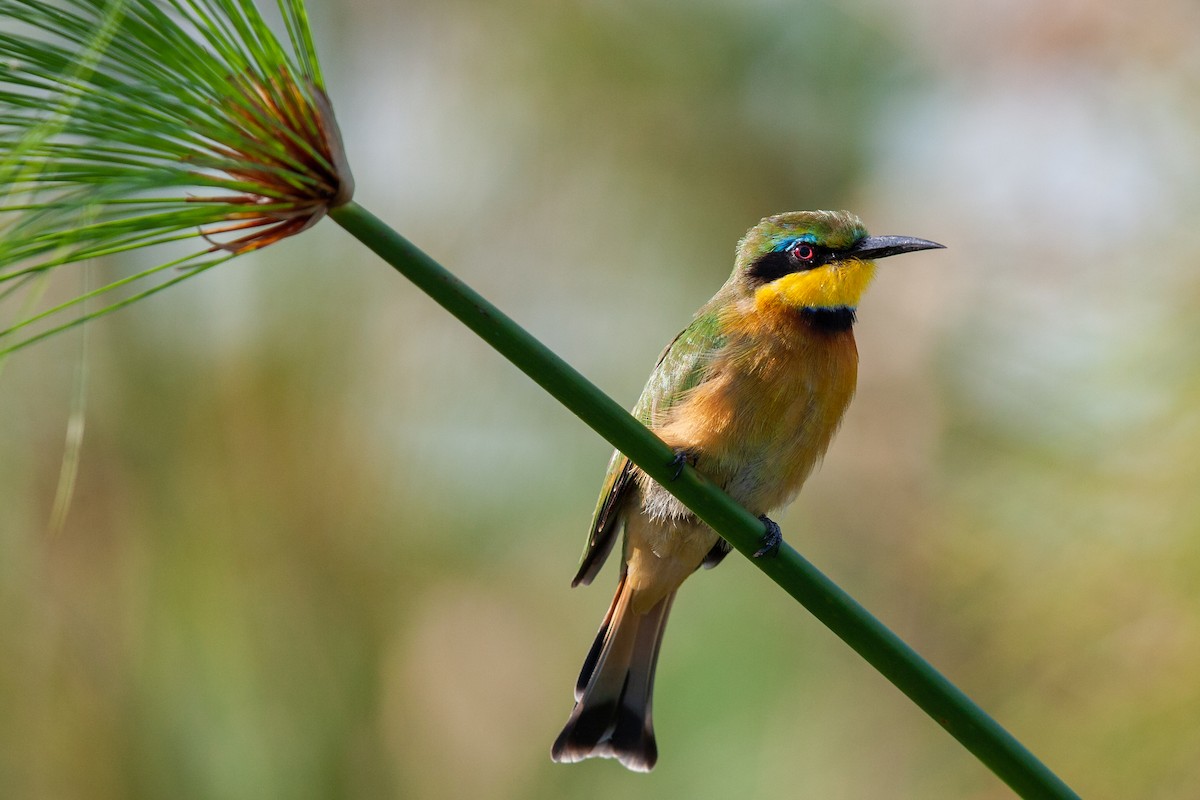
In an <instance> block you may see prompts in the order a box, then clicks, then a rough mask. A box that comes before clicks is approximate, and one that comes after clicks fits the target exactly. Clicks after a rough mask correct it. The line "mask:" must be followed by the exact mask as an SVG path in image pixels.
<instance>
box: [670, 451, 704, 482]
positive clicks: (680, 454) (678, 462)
mask: <svg viewBox="0 0 1200 800" xmlns="http://www.w3.org/2000/svg"><path fill="white" fill-rule="evenodd" d="M696 461H697V459H696V454H695V453H694V452H693V451H691V450H688V449H687V448H686V447H680V448H679V449H678V450H676V451H675V457H674V458H672V459H671V461H670V463H671V466H673V467H675V474H674V475H672V476H671V480H673V481H677V480H679V476H680V475H682V474H683V467H684V465H685V464H691V465H692V466H693V467H694V466H696Z"/></svg>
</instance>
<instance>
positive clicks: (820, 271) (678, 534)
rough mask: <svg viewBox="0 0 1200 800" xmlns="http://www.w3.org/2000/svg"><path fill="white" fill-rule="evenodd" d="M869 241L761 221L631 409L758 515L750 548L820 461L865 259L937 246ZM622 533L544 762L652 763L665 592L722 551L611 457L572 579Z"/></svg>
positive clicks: (850, 371)
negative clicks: (602, 609) (601, 609)
mask: <svg viewBox="0 0 1200 800" xmlns="http://www.w3.org/2000/svg"><path fill="white" fill-rule="evenodd" d="M941 247H943V245H940V244H938V243H936V242H931V241H928V240H926V239H918V238H914V237H909V236H869V235H868V234H867V230H866V228H865V227H864V225H863V223H862V221H861V220H860V219H859V218H858V217H857V216H855V215H854V214H851V213H850V212H847V211H793V212H788V213H783V214H776V215H773V216H769V217H765V218H764V219H762V220H761V221H760V222H759V223H758V224H757V225H755V226H754V227H753V228H751V229H750V230H749V231H748V232H747V233H746V235H745V236H744V237H742V239H741V240H740V241H739V242H738V246H737V252H736V257H735V260H734V268H733V272H732V274H731V275H730V276H729V279H728V280H727V281H726V282H725V284H724V285H723V286H722V287H721V288H720V290H719V291H717V293H716V294H715V295H714V296H713V298H712V299H711V300H709V301H708V302H707V303H705V304H704V305H703V306H702V307H701V308H700V309H699V310H698V311H697V312H696V314H695V316H694V317H693V319H692V321H691V323H690V324H689V325H688V326H687V327H686V328H684V329H683V331H682V332H680V334H679V335H678V336H676V337H675V339H674V340H673V341H672V342H671V343H670V344H669V345H668V346H667V347H666V348H665V349H664V350H663V352H662V354H661V355H660V356H659V358H658V362H657V365H656V366H655V368H654V371H653V372H652V373H651V375H650V378H649V380H648V381H647V383H646V386H645V388H644V389H643V390H642V394H641V396H640V398H639V399H638V401H637V404H636V405H635V407H634V409H633V415H634V416H635V417H637V418H638V419H639V420H640V421H641V422H642V423H643V424H645V425H646V426H647V427H648V428H650V430H651V431H653V432H654V433H655V434H657V435H658V437H659V438H660V439H662V440H663V441H664V442H665V443H666V444H667V445H669V446H670V447H671V448H672V449H673V451H674V452H675V454H676V458H675V462H674V463H675V464H676V466H677V472H676V473H675V477H678V476H679V474H680V472H681V471H682V469H683V464H684V463H688V464H691V465H692V467H694V468H695V469H696V470H697V471H698V472H699V473H701V474H702V475H704V476H705V477H707V478H708V479H709V480H711V481H713V482H715V483H716V484H717V485H719V486H720V487H721V488H723V489H724V490H725V491H726V492H727V493H728V494H729V495H730V496H731V497H733V498H734V499H735V500H737V501H738V502H739V503H741V504H742V505H743V506H744V507H745V508H746V509H747V510H749V511H750V512H751V513H753V514H754V515H756V516H758V517H759V519H760V520H762V522H763V524H764V530H765V533H764V536H763V540H762V547H761V548H760V549H759V550H758V552H757V553H755V557H770V556H771V555H772V554H773V553H774V552H776V551H777V550H778V547H779V543H780V541H781V533H780V529H779V526H778V525H777V524H775V523H774V522H773V521H772V520H771V519H770V518H769V517H768V516H767V513H768V512H774V510H776V509H779V508H781V507H783V506H784V505H786V504H787V503H789V502H791V500H793V499H794V498H795V497H796V495H797V494H798V493H799V491H800V487H801V486H802V484H803V483H804V481H805V479H806V478H807V477H808V476H809V474H810V473H811V472H812V470H813V468H814V467H815V466H816V465H817V463H818V462H819V461H820V460H821V458H822V457H823V456H824V454H825V451H826V449H827V448H828V447H829V444H830V441H831V440H832V438H833V435H834V433H835V432H836V431H837V429H838V427H839V426H840V424H841V421H842V416H843V414H844V413H845V411H846V408H847V406H848V405H849V403H850V400H851V398H852V397H853V395H854V391H855V384H856V382H857V375H858V350H857V346H856V344H855V340H854V331H853V327H854V323H855V321H856V314H857V308H858V303H859V300H860V299H861V298H862V296H863V293H864V291H865V290H866V289H867V286H868V285H869V284H870V283H871V281H872V279H873V277H874V275H875V269H876V266H875V261H876V260H878V259H881V258H886V257H890V256H894V255H899V254H901V253H910V252H915V251H920V250H929V249H934V248H941ZM618 535H622V537H623V545H622V551H623V560H622V564H621V572H620V578H619V580H618V583H617V590H616V594H615V595H614V597H613V600H612V604H611V605H610V606H609V609H608V613H607V614H605V616H604V621H603V623H602V624H601V626H600V630H599V632H598V633H597V634H596V638H595V640H594V642H593V644H592V646H591V649H590V650H589V651H588V654H587V657H586V659H585V660H584V663H583V668H582V670H581V671H580V674H579V679H578V681H577V682H576V686H575V706H574V708H573V709H572V711H571V714H570V716H569V718H568V720H567V723H566V725H565V726H564V728H563V730H562V732H561V733H560V734H559V736H558V738H557V739H556V740H555V742H554V745H553V747H552V748H551V758H552V759H553V760H554V761H557V762H568V763H569V762H576V761H582V760H583V759H586V758H592V757H603V758H615V759H617V760H618V761H619V762H620V763H621V764H622V765H624V766H625V767H627V768H629V769H630V770H634V771H637V772H649V771H650V770H651V769H652V768H653V767H654V765H655V762H656V761H657V759H658V746H657V743H656V741H655V737H654V728H653V724H652V721H651V700H652V693H653V688H654V672H655V666H656V664H657V661H658V653H659V649H660V647H661V645H662V640H663V630H664V628H665V626H666V621H667V615H668V613H669V612H670V610H671V605H672V603H673V602H674V599H675V593H676V591H677V590H678V589H679V587H680V585H681V584H682V583H683V581H684V580H685V579H687V577H688V576H690V575H691V574H692V573H693V572H696V571H697V570H698V569H699V568H700V567H706V568H711V567H714V566H716V565H717V564H718V563H720V561H721V560H722V558H724V556H725V555H726V554H727V553H728V552H729V550H730V545H729V544H728V543H727V542H726V541H725V540H724V539H722V538H721V537H720V536H719V535H718V534H717V533H716V532H715V531H714V530H713V529H712V528H710V527H709V526H708V525H706V524H704V523H703V522H701V521H700V520H699V519H698V518H697V517H696V515H695V514H693V513H692V512H691V511H690V510H689V509H688V508H687V507H686V506H684V505H683V504H682V503H680V502H679V501H678V500H677V499H676V498H675V497H674V496H673V495H672V494H671V493H670V492H668V491H667V490H666V489H665V488H663V487H662V486H661V485H660V484H658V483H656V482H655V481H654V480H653V479H651V478H650V477H649V476H647V475H646V474H645V473H644V472H643V471H642V470H641V469H639V468H638V467H637V466H636V465H634V464H633V463H632V462H631V461H630V460H629V459H628V458H627V457H626V456H624V455H623V454H622V453H621V452H620V451H617V452H614V453H613V455H612V458H611V460H610V461H609V466H608V472H607V475H606V477H605V480H604V483H603V486H602V489H601V492H600V498H599V500H598V502H597V504H596V509H595V513H594V515H593V518H592V525H591V529H590V533H589V536H588V540H587V544H586V547H585V549H584V553H583V557H582V560H581V562H580V565H579V569H578V572H577V573H576V575H575V578H574V580H573V581H572V583H571V585H572V586H578V585H580V584H585V585H586V584H590V583H591V582H592V580H593V579H594V578H595V577H596V575H597V573H598V572H599V571H600V568H601V566H602V565H603V563H604V561H605V560H606V559H607V557H608V555H609V553H610V552H611V551H612V549H613V547H614V545H615V543H616V540H617V537H618Z"/></svg>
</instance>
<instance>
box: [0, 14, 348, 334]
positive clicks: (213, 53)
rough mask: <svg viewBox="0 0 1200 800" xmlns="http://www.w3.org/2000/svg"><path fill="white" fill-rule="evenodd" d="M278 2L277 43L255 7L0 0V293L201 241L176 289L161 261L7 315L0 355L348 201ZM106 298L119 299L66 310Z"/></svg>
mask: <svg viewBox="0 0 1200 800" xmlns="http://www.w3.org/2000/svg"><path fill="white" fill-rule="evenodd" d="M263 1H264V2H265V1H266V0H263ZM277 2H278V6H279V11H280V13H281V15H282V19H283V31H282V34H283V35H281V36H280V35H276V33H275V31H273V30H272V29H271V27H270V26H269V25H268V24H267V22H266V20H265V19H264V17H263V14H262V13H261V11H260V8H259V6H258V5H256V3H255V2H254V0H61V1H60V2H58V3H55V4H51V3H49V2H46V0H0V28H2V29H3V32H0V286H3V287H4V288H3V294H0V300H12V299H14V296H15V295H18V294H19V293H20V292H21V290H22V289H29V288H31V287H32V286H33V284H32V283H30V281H29V278H30V276H33V275H48V274H50V273H51V272H53V271H55V270H58V269H60V268H64V267H67V266H68V265H71V264H75V263H77V262H82V261H86V260H88V259H94V258H99V257H105V256H107V257H113V256H119V255H120V254H123V253H127V252H129V251H131V250H135V249H141V248H145V247H151V246H155V245H159V244H164V243H168V242H179V241H186V240H192V241H193V242H194V244H195V246H194V249H192V251H191V252H190V253H189V254H188V255H187V256H186V257H184V258H182V259H177V260H176V261H173V262H171V263H172V265H173V266H180V267H187V268H188V269H186V270H185V271H183V272H180V273H179V274H178V275H175V276H173V277H171V278H170V279H166V278H165V273H163V270H162V268H152V269H147V270H141V271H139V272H137V273H136V274H134V275H130V276H128V277H125V278H119V279H117V280H114V281H112V282H110V283H108V284H106V285H104V286H100V287H97V288H96V289H94V290H93V291H91V292H88V293H87V294H86V295H83V296H81V297H76V298H74V299H73V300H70V301H68V302H62V303H59V304H57V305H55V306H53V307H51V308H40V309H33V310H30V309H28V308H26V306H25V304H17V305H18V306H20V308H19V310H17V311H16V312H15V316H14V312H12V311H8V312H6V310H5V309H6V308H10V307H11V306H12V305H13V303H12V302H9V303H7V304H6V305H5V306H0V354H3V353H5V352H10V351H12V350H14V349H17V348H19V347H23V346H25V345H27V344H30V343H32V342H33V341H37V340H40V339H42V338H45V336H47V335H49V334H50V333H53V332H54V331H57V330H65V329H67V328H69V327H72V326H73V325H74V324H77V323H78V321H79V320H80V319H91V318H94V317H96V316H99V315H101V314H105V313H109V312H110V311H112V310H114V309H116V308H120V307H123V306H125V305H128V304H129V303H131V302H134V301H135V300H137V299H140V298H142V297H147V296H149V295H150V294H154V293H156V292H157V291H160V290H161V289H162V288H164V287H166V286H169V285H173V284H175V283H178V282H179V281H180V280H183V279H185V278H187V277H190V276H192V275H194V274H196V273H197V272H200V271H202V270H203V269H207V268H209V267H211V266H213V265H215V263H219V262H220V261H224V260H227V259H228V258H229V257H231V256H233V255H237V254H239V253H244V252H248V251H250V250H255V249H258V248H261V247H264V246H267V245H269V244H272V243H273V242H275V241H278V240H279V239H282V238H284V237H287V236H291V235H294V234H296V233H298V232H300V231H302V230H305V229H307V228H308V227H310V226H311V225H313V224H315V223H316V222H317V221H318V220H320V219H321V218H322V217H323V216H325V214H326V213H327V212H328V211H329V209H331V208H334V207H336V206H338V205H340V204H342V203H345V202H347V201H348V200H349V199H350V197H351V194H352V192H353V182H352V179H351V178H350V172H349V168H348V166H347V164H346V159H345V155H344V153H343V151H342V145H341V141H340V134H339V132H338V129H337V124H336V121H335V119H334V117H333V111H332V108H331V106H330V103H329V100H328V98H327V97H326V96H325V91H324V80H323V78H322V76H321V72H320V69H319V66H318V62H317V57H316V51H315V48H314V46H313V41H312V34H311V32H310V31H309V27H308V18H307V13H306V11H305V10H304V6H303V3H302V2H301V0H277ZM12 23H16V24H12ZM214 254H216V256H217V257H216V258H215V259H214V258H213V256H214ZM84 268H86V265H84ZM109 293H113V294H109ZM102 294H103V295H106V296H109V297H116V296H120V299H119V300H114V301H112V302H111V303H110V304H109V305H108V306H105V307H104V308H103V309H100V310H99V311H96V312H91V313H88V314H86V315H83V316H76V317H73V316H71V315H78V314H79V310H80V307H81V306H80V303H81V302H82V301H83V298H84V297H91V296H99V295H102ZM35 323H37V324H36V325H35ZM38 325H46V326H47V327H46V328H45V329H44V330H41V331H38V332H36V333H30V331H32V330H34V329H35V328H37V326H38ZM31 326H32V327H31ZM22 337H24V338H22Z"/></svg>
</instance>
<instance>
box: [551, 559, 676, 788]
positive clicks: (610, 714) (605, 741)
mask: <svg viewBox="0 0 1200 800" xmlns="http://www.w3.org/2000/svg"><path fill="white" fill-rule="evenodd" d="M632 595H633V589H632V586H631V585H630V583H629V581H628V576H627V575H626V574H625V573H624V572H622V574H621V582H620V583H619V584H617V593H616V595H615V596H614V597H613V601H612V605H611V606H609V609H608V614H606V615H605V617H604V623H603V624H602V625H601V626H600V631H599V633H597V634H596V641H595V642H593V643H592V649H591V650H590V651H588V655H587V659H586V660H585V661H584V662H583V670H582V671H581V672H580V673H579V681H578V682H577V683H576V685H575V708H574V710H572V711H571V716H570V717H569V718H568V719H567V724H566V726H565V727H564V728H563V730H562V733H560V734H559V735H558V739H556V740H555V742H554V747H553V748H551V750H550V755H551V757H552V758H553V759H554V760H555V761H566V762H572V761H582V760H583V759H585V758H593V757H597V756H599V757H602V758H615V759H617V760H618V761H620V762H621V763H622V764H623V765H625V766H626V767H628V768H629V769H632V770H636V771H638V772H649V771H650V770H651V769H653V768H654V762H655V761H656V760H657V759H658V747H657V746H656V745H655V743H654V727H653V725H652V724H651V720H650V705H651V699H652V698H651V695H652V693H653V691H654V668H655V665H656V664H657V662H658V648H659V646H660V645H661V644H662V635H663V629H664V628H666V625H667V613H668V612H669V611H670V610H671V602H672V601H673V600H674V599H675V593H674V592H671V593H670V594H668V595H667V596H666V597H664V598H663V599H662V600H660V601H659V602H658V603H657V604H656V605H654V606H653V607H652V608H651V609H650V610H649V611H647V612H646V613H644V614H638V613H637V612H636V611H635V610H634V608H633V604H632V603H631V596H632Z"/></svg>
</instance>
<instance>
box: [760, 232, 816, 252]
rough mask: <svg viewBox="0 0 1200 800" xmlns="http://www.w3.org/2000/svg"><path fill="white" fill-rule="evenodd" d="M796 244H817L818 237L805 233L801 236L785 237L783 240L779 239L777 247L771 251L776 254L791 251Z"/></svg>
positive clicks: (776, 243)
mask: <svg viewBox="0 0 1200 800" xmlns="http://www.w3.org/2000/svg"><path fill="white" fill-rule="evenodd" d="M796 242H807V243H808V244H816V243H817V237H816V236H815V235H813V234H811V233H804V234H801V235H799V236H788V237H785V238H783V239H779V240H778V241H776V242H775V246H774V247H773V248H771V250H772V251H773V252H776V253H779V252H782V251H784V250H790V249H791V248H792V245H794V244H796Z"/></svg>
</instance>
